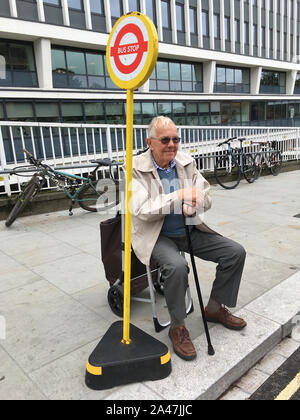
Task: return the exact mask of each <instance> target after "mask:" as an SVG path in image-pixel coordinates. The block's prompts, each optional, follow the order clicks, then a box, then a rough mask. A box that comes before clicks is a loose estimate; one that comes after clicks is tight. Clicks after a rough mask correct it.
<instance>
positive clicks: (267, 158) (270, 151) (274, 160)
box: [251, 141, 282, 178]
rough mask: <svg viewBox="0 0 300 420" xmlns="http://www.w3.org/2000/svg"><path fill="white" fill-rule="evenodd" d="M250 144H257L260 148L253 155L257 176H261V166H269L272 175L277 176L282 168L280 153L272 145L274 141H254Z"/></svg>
mask: <svg viewBox="0 0 300 420" xmlns="http://www.w3.org/2000/svg"><path fill="white" fill-rule="evenodd" d="M251 144H259V145H260V146H261V149H260V150H259V152H257V153H256V155H255V156H254V161H255V165H256V168H257V169H256V172H257V178H259V177H260V176H261V173H262V170H263V168H269V169H270V171H271V173H272V174H273V175H274V176H277V175H278V174H279V173H280V171H281V168H282V154H281V152H280V151H279V150H276V148H275V147H274V142H273V143H270V142H269V141H266V142H258V141H257V142H255V141H252V142H251Z"/></svg>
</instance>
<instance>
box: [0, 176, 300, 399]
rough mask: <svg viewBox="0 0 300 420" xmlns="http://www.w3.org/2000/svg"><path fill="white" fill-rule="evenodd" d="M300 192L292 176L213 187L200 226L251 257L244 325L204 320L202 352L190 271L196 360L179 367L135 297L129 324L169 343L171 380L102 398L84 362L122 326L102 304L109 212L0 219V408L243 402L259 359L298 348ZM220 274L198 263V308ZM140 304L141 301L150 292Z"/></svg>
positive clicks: (299, 180)
mask: <svg viewBox="0 0 300 420" xmlns="http://www.w3.org/2000/svg"><path fill="white" fill-rule="evenodd" d="M299 185H300V171H299V170H298V171H292V172H286V173H282V174H280V175H279V176H278V177H273V176H265V177H261V178H260V179H259V180H257V181H256V182H255V183H254V184H251V185H250V184H248V183H247V182H246V181H242V182H241V184H240V185H239V186H238V188H237V189H235V190H232V191H227V190H224V189H222V188H221V187H219V186H218V185H213V186H212V189H211V194H212V199H213V207H212V209H211V210H210V211H209V212H208V213H207V214H206V220H205V221H206V223H207V224H208V225H209V226H211V227H212V228H213V229H215V230H217V231H218V232H219V233H221V234H223V235H224V236H228V237H230V238H232V239H234V240H236V241H238V242H240V243H241V244H242V245H243V246H244V247H245V249H246V251H247V260H246V265H245V270H244V275H243V280H242V283H241V288H240V293H239V300H238V306H237V307H236V308H235V309H234V312H235V313H236V314H237V315H239V316H242V317H243V318H245V319H246V321H247V323H248V325H247V327H246V328H245V329H244V330H243V331H240V332H235V331H229V330H226V329H225V328H223V327H222V326H221V325H214V324H209V327H210V334H211V340H212V343H213V345H214V348H215V351H216V354H215V356H213V357H211V356H208V354H207V344H206V339H205V335H204V329H203V324H202V320H201V315H200V309H199V305H198V300H197V294H196V290H195V286H194V280H193V276H192V274H191V277H190V287H191V292H192V296H193V298H194V307H195V310H194V312H193V313H192V314H191V315H189V317H188V318H187V321H186V325H187V328H188V329H189V331H190V334H191V337H192V339H193V341H194V344H195V347H196V349H197V353H198V356H197V359H196V360H194V361H192V362H184V361H183V360H181V359H179V358H178V357H177V356H176V355H175V354H174V352H173V349H172V348H171V345H170V341H169V338H168V330H167V329H165V330H163V331H162V332H160V333H156V332H155V330H154V326H153V322H152V311H151V305H149V304H148V303H144V302H137V301H132V303H131V318H130V321H131V323H132V324H133V325H135V326H137V327H138V328H140V329H142V330H143V331H145V332H147V333H148V334H150V335H152V336H153V337H155V338H157V339H158V340H160V341H161V342H163V343H166V344H167V345H168V347H169V349H170V352H171V360H172V373H171V374H170V375H169V376H168V377H167V378H166V379H164V380H159V381H155V382H151V381H146V382H143V383H135V384H130V385H126V386H118V387H115V388H112V389H109V390H105V391H92V390H90V389H89V388H87V387H86V385H85V382H84V376H85V366H86V362H87V360H88V357H89V355H90V354H91V353H92V351H93V350H94V348H95V347H96V346H97V344H98V342H99V341H100V340H101V338H102V336H103V335H104V334H105V332H106V331H107V330H108V329H109V327H110V326H111V325H112V324H113V323H114V322H115V321H117V320H119V318H118V317H117V316H116V315H114V314H113V313H112V311H111V310H110V308H109V305H108V303H107V291H108V288H109V286H108V282H107V280H106V279H105V275H104V270H103V266H102V263H101V259H100V234H99V223H100V222H101V220H105V219H106V218H108V217H111V216H105V215H101V214H99V213H96V214H94V213H88V212H85V211H84V210H82V209H75V210H74V215H73V216H72V217H69V216H68V210H67V209H66V210H65V211H58V212H52V213H46V214H40V215H35V216H27V217H22V218H19V219H17V221H16V222H15V223H14V224H13V225H12V226H11V228H9V229H8V228H6V227H5V225H4V221H1V222H0V267H1V271H0V400H12V399H23V400H32V399H41V400H47V399H48V400H49V399H50V400H54V399H62V400H68V399H72V400H80V399H83V400H140V401H141V400H177V401H178V400H196V399H202V400H205V399H209V400H216V399H219V398H224V399H230V395H231V396H233V397H231V398H232V399H233V398H234V394H233V393H234V392H235V393H236V394H235V396H237V397H238V396H239V397H241V396H243V397H245V398H244V399H246V397H247V396H249V395H251V390H249V389H248V390H246V389H245V387H244V388H242V387H240V386H238V385H236V384H237V383H238V381H239V380H242V379H243V378H244V377H245V376H244V375H249V372H251V369H256V373H257V371H259V369H257V363H262V362H261V361H262V360H264V358H268V357H269V355H270V354H274V352H275V354H277V353H276V348H277V346H278V345H279V346H280V345H281V346H283V343H284V342H286V340H291V341H292V344H289V346H288V347H289V348H293V350H295V348H297V347H299V344H300V338H299V335H298V336H296V337H294V338H291V337H290V336H289V335H290V334H291V333H292V332H293V331H294V330H295V328H296V327H297V328H298V325H299V323H298V324H297V321H298V318H299V317H298V318H296V315H297V314H298V313H299V311H300V258H299V255H300V253H299V251H300V235H299V233H300V218H299V217H294V216H296V215H299V214H300V195H299ZM215 268H216V266H215V264H213V263H210V262H205V261H202V260H197V269H198V275H199V280H200V284H201V290H202V294H203V299H204V303H206V302H207V300H208V297H209V294H210V290H211V286H212V282H213V280H214V273H215ZM141 296H142V297H148V291H147V290H145V291H143V292H142V294H141ZM157 308H158V313H159V317H160V319H161V321H165V320H167V319H168V314H167V310H166V305H165V301H164V298H163V297H162V296H160V295H157ZM293 327H294V329H293ZM291 341H289V343H290V342H291ZM272 352H273V353H272ZM282 352H283V350H282V351H281V353H282ZM281 355H282V354H281ZM282 357H285V356H284V355H282ZM286 357H287V356H286ZM277 359H278V358H277ZM279 359H280V357H279ZM263 373H266V374H267V372H264V371H263ZM226 392H227V394H224V393H226ZM241 399H242V398H241Z"/></svg>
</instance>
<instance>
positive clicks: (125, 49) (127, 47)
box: [110, 23, 149, 74]
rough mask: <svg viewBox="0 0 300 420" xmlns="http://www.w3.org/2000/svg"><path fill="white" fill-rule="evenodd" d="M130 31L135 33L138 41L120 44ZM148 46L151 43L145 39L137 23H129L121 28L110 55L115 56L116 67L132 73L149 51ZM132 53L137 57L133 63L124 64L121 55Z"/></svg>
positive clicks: (124, 72)
mask: <svg viewBox="0 0 300 420" xmlns="http://www.w3.org/2000/svg"><path fill="white" fill-rule="evenodd" d="M129 33H132V34H133V35H135V36H136V38H137V40H138V42H137V43H131V44H123V45H120V44H121V41H122V39H123V38H124V36H125V35H127V34H129ZM148 48H149V43H148V41H145V40H144V37H143V33H142V31H141V29H140V28H139V27H138V26H137V25H135V24H133V23H129V24H128V25H126V26H124V28H122V29H121V30H120V32H119V34H118V36H117V38H116V40H115V45H114V46H113V47H111V49H110V56H111V57H113V58H114V60H115V64H116V67H117V69H118V70H119V71H120V72H121V73H123V74H130V73H132V72H134V71H135V70H136V69H137V68H138V66H139V65H140V63H141V61H142V58H143V54H144V53H146V52H147V51H148ZM131 54H136V58H135V60H134V61H133V63H131V64H129V65H126V64H123V63H122V62H121V60H120V56H122V55H131Z"/></svg>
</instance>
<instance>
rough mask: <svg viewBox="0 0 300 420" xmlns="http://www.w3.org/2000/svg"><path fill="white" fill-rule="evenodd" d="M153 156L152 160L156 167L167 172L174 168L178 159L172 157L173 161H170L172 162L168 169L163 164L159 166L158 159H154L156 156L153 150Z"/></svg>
mask: <svg viewBox="0 0 300 420" xmlns="http://www.w3.org/2000/svg"><path fill="white" fill-rule="evenodd" d="M151 158H152V162H153V165H154V166H155V168H156V169H160V170H161V171H164V172H165V173H166V174H168V173H169V172H171V171H172V169H173V168H174V167H175V166H176V161H175V159H172V160H171V162H170V164H169V167H168V168H167V169H166V168H162V167H161V166H159V165H158V164H157V163H156V161H155V159H154V156H153V154H152V152H151Z"/></svg>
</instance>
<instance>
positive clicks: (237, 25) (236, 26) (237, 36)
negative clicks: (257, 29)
mask: <svg viewBox="0 0 300 420" xmlns="http://www.w3.org/2000/svg"><path fill="white" fill-rule="evenodd" d="M234 37H235V42H240V40H241V37H240V21H239V20H238V19H235V21H234Z"/></svg>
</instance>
